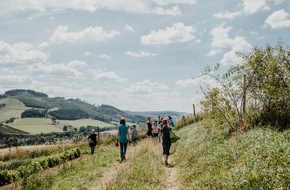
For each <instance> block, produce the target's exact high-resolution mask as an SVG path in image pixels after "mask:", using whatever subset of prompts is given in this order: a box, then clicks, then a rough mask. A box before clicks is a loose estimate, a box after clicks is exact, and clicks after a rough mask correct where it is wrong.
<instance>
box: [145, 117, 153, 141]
mask: <svg viewBox="0 0 290 190" xmlns="http://www.w3.org/2000/svg"><path fill="white" fill-rule="evenodd" d="M147 120H148V122H147V133H146V134H147V137H153V133H152V132H153V131H152V120H151V117H150V116H148V117H147Z"/></svg>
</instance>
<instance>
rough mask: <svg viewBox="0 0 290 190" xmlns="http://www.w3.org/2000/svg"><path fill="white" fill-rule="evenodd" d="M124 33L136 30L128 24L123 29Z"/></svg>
mask: <svg viewBox="0 0 290 190" xmlns="http://www.w3.org/2000/svg"><path fill="white" fill-rule="evenodd" d="M123 30H124V31H128V32H134V31H135V30H134V28H133V27H132V26H130V25H128V24H126V26H125V27H124V28H123Z"/></svg>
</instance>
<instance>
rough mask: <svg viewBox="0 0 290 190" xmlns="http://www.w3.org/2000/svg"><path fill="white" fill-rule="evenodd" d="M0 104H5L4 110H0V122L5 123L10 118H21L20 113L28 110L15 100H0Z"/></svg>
mask: <svg viewBox="0 0 290 190" xmlns="http://www.w3.org/2000/svg"><path fill="white" fill-rule="evenodd" d="M0 104H5V105H6V106H5V108H3V109H0V122H3V121H6V120H7V119H10V118H12V117H19V118H20V117H21V113H22V112H23V111H24V110H26V109H28V108H27V107H25V105H24V104H23V103H22V102H20V101H18V100H16V99H10V98H5V99H0Z"/></svg>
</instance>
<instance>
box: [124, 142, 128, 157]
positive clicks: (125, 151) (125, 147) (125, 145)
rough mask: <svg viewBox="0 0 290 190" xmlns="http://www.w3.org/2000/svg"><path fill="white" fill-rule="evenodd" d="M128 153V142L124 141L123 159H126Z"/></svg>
mask: <svg viewBox="0 0 290 190" xmlns="http://www.w3.org/2000/svg"><path fill="white" fill-rule="evenodd" d="M126 153H127V143H124V152H123V159H126Z"/></svg>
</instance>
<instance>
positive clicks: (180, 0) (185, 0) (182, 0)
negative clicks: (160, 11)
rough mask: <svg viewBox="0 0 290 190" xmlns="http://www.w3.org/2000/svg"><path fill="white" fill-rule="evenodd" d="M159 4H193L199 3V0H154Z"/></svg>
mask: <svg viewBox="0 0 290 190" xmlns="http://www.w3.org/2000/svg"><path fill="white" fill-rule="evenodd" d="M152 1H153V2H154V3H156V4H157V5H168V4H189V5H193V4H196V3H197V0H152Z"/></svg>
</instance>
